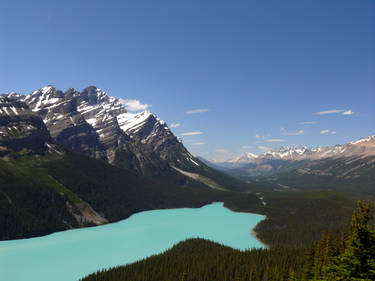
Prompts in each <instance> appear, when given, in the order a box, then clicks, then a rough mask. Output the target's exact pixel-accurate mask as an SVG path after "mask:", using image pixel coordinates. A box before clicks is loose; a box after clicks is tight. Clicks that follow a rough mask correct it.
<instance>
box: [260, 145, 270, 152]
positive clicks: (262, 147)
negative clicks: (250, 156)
mask: <svg viewBox="0 0 375 281" xmlns="http://www.w3.org/2000/svg"><path fill="white" fill-rule="evenodd" d="M258 149H260V150H262V151H263V152H268V151H270V150H271V148H269V147H267V146H262V145H260V146H258Z"/></svg>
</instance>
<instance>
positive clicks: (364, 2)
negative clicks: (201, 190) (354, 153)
mask: <svg viewBox="0 0 375 281" xmlns="http://www.w3.org/2000/svg"><path fill="white" fill-rule="evenodd" d="M374 30H375V2H374V1H372V0H361V1H358V0H353V1H347V0H330V1H327V0H311V1H307V0H284V1H279V0H269V1H220V0H215V1H193V0H190V1H175V0H173V1H16V0H13V1H7V0H5V1H1V3H0V40H1V41H0V92H9V91H16V92H20V93H29V92H31V91H33V90H35V89H38V88H41V87H43V86H45V85H47V84H53V85H55V86H56V87H57V88H59V89H62V90H65V89H67V88H69V87H74V88H76V89H83V88H85V87H87V86H88V85H96V86H98V87H99V88H101V89H103V90H105V91H106V92H107V93H108V94H110V95H112V96H116V97H118V98H122V99H135V100H138V101H140V103H141V104H146V105H151V106H149V109H150V110H151V111H152V112H154V113H155V114H156V115H158V116H159V117H160V118H161V119H163V120H165V121H166V122H167V123H168V124H169V125H171V124H180V126H178V127H174V128H172V130H173V132H174V133H175V134H176V135H179V136H181V135H183V134H185V135H183V136H182V138H183V142H184V144H185V145H186V146H187V147H188V149H189V150H190V151H191V152H192V153H193V154H198V155H202V156H204V157H207V158H209V159H227V158H231V157H233V156H234V155H238V154H241V153H243V152H244V151H249V152H255V153H260V152H261V151H262V149H263V150H264V149H267V148H273V147H280V146H285V145H291V146H299V145H307V146H316V145H332V144H336V143H344V142H347V141H350V140H353V139H357V138H360V137H363V136H367V135H371V134H374V133H375V122H374V121H375V109H374V108H375V79H374V78H375V36H374ZM198 109H202V110H201V112H197V111H193V112H190V113H192V114H188V113H187V112H188V111H190V110H198ZM198 111H199V110H198ZM322 111H327V112H323V113H320V114H317V112H322ZM344 112H346V114H343V113H344ZM324 113H325V114H324ZM302 122H313V123H314V124H302ZM326 130H328V132H327V131H326ZM194 132H195V133H196V134H186V133H194ZM324 132H326V133H324ZM198 133H200V134H198Z"/></svg>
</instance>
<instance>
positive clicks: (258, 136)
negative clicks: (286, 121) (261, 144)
mask: <svg viewBox="0 0 375 281" xmlns="http://www.w3.org/2000/svg"><path fill="white" fill-rule="evenodd" d="M255 137H256V138H257V139H264V138H265V137H266V136H261V135H258V134H256V135H255Z"/></svg>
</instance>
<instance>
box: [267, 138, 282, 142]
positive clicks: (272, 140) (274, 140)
mask: <svg viewBox="0 0 375 281" xmlns="http://www.w3.org/2000/svg"><path fill="white" fill-rule="evenodd" d="M285 141H286V140H285V139H267V140H266V142H285Z"/></svg>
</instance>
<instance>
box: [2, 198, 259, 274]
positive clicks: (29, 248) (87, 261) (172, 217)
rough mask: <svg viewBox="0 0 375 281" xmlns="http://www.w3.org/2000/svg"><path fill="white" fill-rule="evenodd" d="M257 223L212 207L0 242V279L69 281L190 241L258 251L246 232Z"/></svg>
mask: <svg viewBox="0 0 375 281" xmlns="http://www.w3.org/2000/svg"><path fill="white" fill-rule="evenodd" d="M263 218H264V217H263V216H261V215H255V214H248V213H237V212H232V211H230V210H228V209H226V208H224V207H223V204H222V203H214V204H210V205H206V206H204V207H202V208H197V209H188V208H184V209H169V210H155V211H147V212H142V213H138V214H135V215H133V216H131V217H130V218H128V219H126V220H123V221H120V222H117V223H112V224H108V225H104V226H98V227H91V228H84V229H75V230H69V231H63V232H58V233H54V234H51V235H47V236H43V237H38V238H30V239H22V240H12V241H2V242H0V280H1V281H34V280H35V281H51V280H54V281H74V280H78V279H79V278H82V277H84V276H86V275H87V274H89V273H92V272H95V271H97V270H99V269H102V268H108V267H112V266H116V265H122V264H126V263H131V262H135V261H137V260H140V259H142V258H145V257H148V256H150V255H153V254H158V253H161V252H163V251H165V250H167V249H168V248H170V247H172V246H173V245H174V244H176V243H177V242H179V241H182V240H185V239H186V238H192V237H201V238H206V239H210V240H213V241H216V242H219V243H222V244H225V245H227V246H230V247H233V248H237V249H241V250H245V249H248V248H252V247H263V246H262V244H261V243H259V242H258V241H257V240H256V239H255V238H254V237H253V236H251V229H252V228H253V227H254V226H255V225H256V224H257V223H258V222H260V221H261V220H262V219H263Z"/></svg>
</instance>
